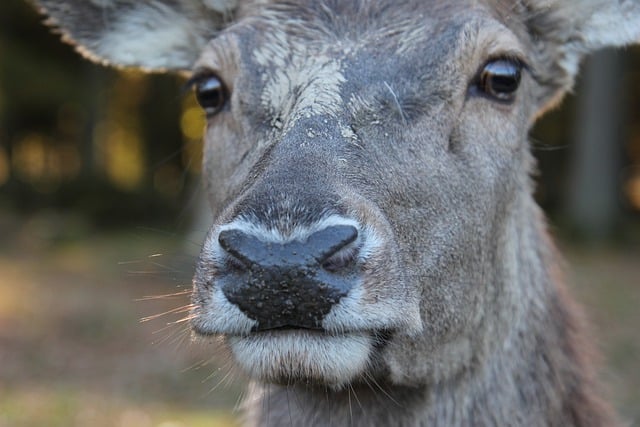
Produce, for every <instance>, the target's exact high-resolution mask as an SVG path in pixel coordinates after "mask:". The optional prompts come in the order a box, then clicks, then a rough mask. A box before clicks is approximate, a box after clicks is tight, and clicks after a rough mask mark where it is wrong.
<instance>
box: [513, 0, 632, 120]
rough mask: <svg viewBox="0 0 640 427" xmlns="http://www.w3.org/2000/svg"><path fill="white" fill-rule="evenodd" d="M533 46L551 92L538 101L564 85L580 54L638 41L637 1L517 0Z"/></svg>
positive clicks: (546, 101) (555, 95)
mask: <svg viewBox="0 0 640 427" xmlns="http://www.w3.org/2000/svg"><path fill="white" fill-rule="evenodd" d="M523 4H524V6H525V9H526V17H525V21H526V23H527V26H528V28H529V31H530V34H531V37H532V40H533V42H534V44H535V45H536V46H537V47H536V49H538V54H539V55H540V58H541V59H540V61H538V62H539V63H541V64H544V65H543V66H542V69H541V70H540V73H541V76H540V77H541V78H542V79H543V80H544V81H545V82H547V84H548V86H549V87H550V89H551V91H548V92H546V93H542V94H540V98H541V99H540V101H541V102H540V106H541V108H543V106H544V105H545V104H549V101H550V100H552V99H558V98H559V96H558V95H562V94H563V93H564V92H565V91H566V90H568V89H570V88H571V86H572V84H573V81H574V78H575V76H576V74H577V73H578V70H579V68H580V62H581V61H582V59H583V58H584V57H585V56H586V55H588V54H589V53H591V52H594V51H596V50H598V49H601V48H604V47H609V46H624V45H628V44H633V43H640V0H523Z"/></svg>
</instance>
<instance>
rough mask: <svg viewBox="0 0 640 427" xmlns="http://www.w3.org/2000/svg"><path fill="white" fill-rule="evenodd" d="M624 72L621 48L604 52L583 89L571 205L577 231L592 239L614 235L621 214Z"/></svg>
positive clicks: (592, 63)
mask: <svg viewBox="0 0 640 427" xmlns="http://www.w3.org/2000/svg"><path fill="white" fill-rule="evenodd" d="M623 71H624V61H623V56H622V54H621V53H620V52H617V51H614V50H603V51H600V52H598V53H596V54H595V55H593V56H592V57H591V58H590V59H589V60H588V61H587V63H586V64H585V69H584V72H583V79H582V81H581V85H580V86H581V87H580V88H579V89H578V94H579V95H578V103H577V117H576V125H575V128H574V131H573V135H574V141H573V144H572V145H573V150H574V151H573V155H572V157H571V165H570V172H569V187H568V197H567V206H566V210H567V216H568V220H569V222H570V224H571V226H572V227H573V228H574V230H575V231H576V232H577V233H578V234H579V235H580V236H581V237H584V238H586V239H589V240H602V239H606V238H608V237H611V234H612V232H613V230H614V228H615V225H616V222H617V220H618V218H619V214H620V206H619V202H618V197H619V188H618V187H619V180H618V171H619V170H620V165H621V152H622V150H621V146H622V144H621V141H622V139H623V131H622V128H623V126H622V125H623V123H624V117H625V111H626V109H625V102H624V98H625V96H624V84H623V80H624V73H623Z"/></svg>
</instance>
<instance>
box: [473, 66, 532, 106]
mask: <svg viewBox="0 0 640 427" xmlns="http://www.w3.org/2000/svg"><path fill="white" fill-rule="evenodd" d="M521 69H522V65H520V64H519V63H517V62H516V61H511V60H507V59H499V60H495V61H491V62H489V63H487V65H485V67H484V69H483V70H482V73H481V74H480V88H481V89H482V90H483V91H484V92H485V93H486V94H488V95H490V96H492V97H494V98H497V99H499V100H502V101H509V100H511V99H512V98H513V96H514V95H515V92H516V91H517V90H518V87H519V86H520V78H521Z"/></svg>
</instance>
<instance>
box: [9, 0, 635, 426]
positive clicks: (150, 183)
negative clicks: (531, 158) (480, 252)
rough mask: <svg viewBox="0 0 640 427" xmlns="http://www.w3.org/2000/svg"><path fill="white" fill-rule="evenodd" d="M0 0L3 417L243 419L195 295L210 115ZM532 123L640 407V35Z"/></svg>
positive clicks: (554, 201) (558, 214) (158, 81)
mask: <svg viewBox="0 0 640 427" xmlns="http://www.w3.org/2000/svg"><path fill="white" fill-rule="evenodd" d="M183 85H184V81H183V80H181V79H180V78H178V77H171V76H160V75H144V74H141V73H137V72H131V71H126V72H124V71H115V70H109V69H105V68H102V67H98V66H95V65H93V64H91V63H89V62H87V61H85V60H83V59H81V58H80V57H79V56H78V55H77V54H76V53H74V52H73V50H72V49H71V48H70V47H69V46H67V45H64V44H62V43H60V41H59V38H58V36H56V35H54V34H51V33H50V31H49V30H48V29H47V28H45V27H44V26H43V25H42V17H40V16H38V15H37V14H36V13H35V12H34V11H33V10H32V9H31V8H30V7H29V6H28V5H27V4H25V2H23V1H21V0H2V1H1V2H0V427H5V426H11V427H13V426H43V425H47V426H89V425H90V426H139V427H146V426H162V427H178V426H201V425H202V426H204V425H207V426H212V425H213V426H216V425H218V426H233V425H236V424H234V421H233V420H234V418H236V417H237V413H236V412H234V411H235V409H234V408H235V407H236V406H237V402H238V401H239V399H240V398H241V390H242V382H243V380H242V378H240V377H238V376H237V375H235V374H232V375H227V372H228V370H227V368H228V361H227V360H224V359H221V358H219V357H216V356H215V351H214V347H215V344H214V343H199V344H196V343H191V342H190V336H189V332H188V325H186V324H185V322H181V319H183V318H184V317H185V316H186V315H187V313H186V312H185V310H184V307H185V306H186V305H187V304H188V303H189V299H188V292H189V288H190V276H191V274H192V270H193V265H194V261H195V256H196V254H197V251H198V247H199V245H200V243H201V240H202V239H203V236H204V233H205V232H206V228H207V221H206V218H203V216H202V215H201V212H203V211H204V208H203V203H202V200H203V198H204V196H203V194H201V191H200V190H199V186H198V181H199V173H200V159H201V149H202V147H201V144H200V137H201V132H202V128H203V126H204V120H203V116H202V114H201V112H200V110H199V109H198V107H197V105H196V104H195V101H194V99H193V97H192V95H191V94H189V93H184V91H183ZM575 93H576V95H575V96H573V95H571V96H569V97H568V98H567V99H566V100H565V102H564V103H563V105H562V107H561V108H559V109H557V110H555V111H553V112H552V113H550V114H547V115H546V116H545V117H544V118H543V120H542V121H541V122H540V123H539V124H538V125H537V126H536V128H535V129H534V130H533V132H532V135H531V141H532V145H533V147H534V153H535V155H536V156H537V158H538V161H539V169H540V171H539V174H538V175H537V176H536V180H537V182H538V191H537V198H538V200H539V202H540V203H541V205H542V206H543V207H544V209H545V210H546V211H547V214H548V215H549V217H550V222H551V224H550V228H551V230H552V232H553V233H554V235H555V237H556V238H557V240H558V241H559V245H560V246H561V249H562V250H563V252H564V253H565V254H566V255H567V258H568V262H567V278H568V280H569V281H570V283H571V285H572V287H573V289H574V293H575V294H577V296H578V297H579V299H580V300H581V302H582V303H583V304H584V305H585V306H586V309H587V312H588V313H589V318H590V320H591V323H592V328H593V330H594V332H595V334H596V336H597V337H598V344H599V345H600V347H601V348H602V350H603V359H604V368H603V372H602V376H603V378H604V379H605V381H606V382H607V383H608V385H609V386H610V388H611V392H612V394H613V396H614V399H615V402H616V405H617V406H618V408H619V410H620V411H621V412H622V413H623V414H624V415H625V416H626V418H627V419H628V420H629V421H630V422H631V423H632V425H639V426H640V310H638V307H639V306H640V49H638V48H630V49H627V50H625V51H617V52H614V51H603V52H601V53H599V54H597V55H595V56H594V57H593V58H592V59H591V60H590V61H589V62H588V63H586V64H585V68H584V73H583V75H582V78H581V80H580V81H579V85H578V86H577V88H576V91H575Z"/></svg>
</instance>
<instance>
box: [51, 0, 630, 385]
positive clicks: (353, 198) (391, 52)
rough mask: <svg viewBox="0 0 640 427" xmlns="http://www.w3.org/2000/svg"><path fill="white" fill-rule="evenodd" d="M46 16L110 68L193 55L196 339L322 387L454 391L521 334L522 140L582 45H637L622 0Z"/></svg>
mask: <svg viewBox="0 0 640 427" xmlns="http://www.w3.org/2000/svg"><path fill="white" fill-rule="evenodd" d="M42 3H43V4H44V6H45V7H46V8H47V10H48V12H49V13H51V14H52V15H53V16H54V17H55V18H56V19H58V20H59V21H61V22H62V23H63V24H65V25H67V26H68V27H69V30H68V34H69V35H70V36H71V37H75V38H77V39H80V41H81V42H83V43H84V44H85V45H87V46H88V47H89V49H91V50H92V51H93V52H94V53H97V54H99V55H101V56H103V57H106V58H111V59H113V60H116V61H119V62H120V63H123V64H125V65H142V66H147V67H156V66H165V67H167V66H168V67H170V68H181V67H184V66H185V64H190V62H191V61H190V60H189V58H192V59H193V61H195V65H194V67H193V70H194V71H193V73H194V77H193V79H192V82H193V84H194V87H195V89H196V93H197V95H198V98H199V101H200V103H201V104H202V106H203V108H204V110H205V111H206V112H207V114H208V126H207V133H206V147H205V168H204V170H205V182H206V184H207V192H208V195H209V199H210V202H211V207H212V209H213V212H214V214H215V218H216V219H215V221H214V224H213V225H212V227H211V229H210V231H209V233H208V235H207V237H206V240H205V243H204V246H203V250H202V253H201V256H200V259H199V262H198V266H197V270H196V274H195V278H194V291H193V305H194V309H193V328H194V330H195V332H196V333H198V334H201V335H219V336H221V337H223V340H222V341H223V345H224V346H226V347H228V348H229V349H230V351H231V353H232V354H233V356H234V358H235V360H236V361H237V362H238V364H239V365H240V366H241V367H242V368H243V369H244V370H245V371H247V372H248V373H249V374H250V375H251V376H252V377H254V378H256V379H260V380H264V381H272V382H278V383H295V382H307V383H309V382H310V383H312V384H322V385H329V386H333V387H341V386H343V385H345V384H348V383H353V382H358V381H367V380H368V379H371V378H373V379H383V380H385V381H389V382H391V383H396V384H403V385H413V384H424V383H435V382H438V381H441V380H443V379H445V378H451V377H453V376H455V375H456V374H458V373H459V372H461V371H462V370H464V369H467V368H469V367H470V366H472V365H473V364H474V363H476V362H477V361H479V360H482V359H483V358H484V357H485V354H487V353H489V352H491V351H492V347H493V346H495V345H499V343H502V342H504V340H505V337H506V336H507V335H508V334H510V333H513V328H512V324H513V323H514V322H515V323H517V322H520V321H524V320H522V319H525V318H526V315H525V314H524V313H526V312H527V311H528V310H529V309H530V307H531V306H532V305H535V303H536V298H540V295H541V293H543V292H544V290H542V289H539V288H534V287H533V286H527V285H528V284H529V282H530V281H529V278H530V277H532V276H533V275H534V272H532V271H529V270H527V267H526V265H531V264H532V261H531V259H529V260H527V261H526V262H525V261H524V260H523V259H524V258H525V257H529V258H536V257H538V255H537V253H536V251H535V249H534V248H535V247H536V243H539V242H537V240H540V239H542V237H540V236H541V235H542V233H540V228H541V227H542V226H541V225H540V220H539V218H538V217H539V215H538V211H537V209H536V208H535V204H534V203H533V201H532V197H531V188H530V184H529V178H528V175H529V172H530V171H531V169H532V162H531V159H530V155H529V150H528V146H527V142H526V134H527V131H528V127H529V126H530V124H531V123H532V122H533V120H534V117H535V116H536V115H537V114H539V113H540V112H541V111H542V110H543V109H544V108H546V106H547V105H548V104H549V103H550V102H552V101H553V100H555V99H556V98H558V95H559V94H561V93H562V92H563V91H564V90H566V89H567V87H568V86H570V84H571V81H572V79H573V75H574V73H575V72H576V69H577V64H578V62H579V59H580V58H581V56H582V55H583V54H584V53H585V52H586V51H589V50H592V49H595V48H598V47H600V46H603V45H605V44H622V43H625V42H630V41H632V40H634V39H637V38H640V25H639V22H640V11H639V10H638V9H639V8H638V5H637V2H635V1H626V2H625V1H621V2H610V1H608V0H606V1H605V0H602V1H600V0H580V1H578V0H529V1H519V2H509V1H500V0H486V1H474V2H466V1H455V2H454V1H452V2H444V1H420V2H417V1H416V2H405V3H402V4H397V2H389V3H388V4H387V2H385V1H381V2H369V1H354V2H348V4H344V3H347V2H337V1H336V2H334V1H326V2H304V1H302V2H299V3H300V5H298V6H296V5H294V4H292V3H287V4H286V5H282V4H277V2H275V3H276V4H273V5H269V4H266V2H264V3H265V4H261V5H251V4H236V3H240V2H235V1H227V2H225V1H219V2H211V1H203V2H202V3H200V2H186V1H185V2H181V1H171V2H169V1H167V2H166V3H165V2H162V1H155V2H144V3H138V2H133V1H132V2H123V1H119V2H115V1H113V2H112V1H103V2H92V3H91V4H90V5H89V4H85V3H83V2H80V1H78V2H54V1H53V0H52V1H45V0H43V1H42ZM61 3H64V5H61ZM67 3H68V4H67ZM124 3H126V4H125V5H123V4H124ZM578 4H579V7H578V6H577V5H578ZM125 6H126V7H125ZM595 11H597V12H598V13H597V14H596V13H595ZM90 13H92V14H94V15H95V16H94V19H93V20H87V19H82V17H83V15H85V14H90ZM97 13H99V14H100V15H96V14H97ZM96 16H101V17H102V20H101V21H100V20H98V21H96ZM230 17H233V18H234V19H235V22H234V23H233V24H230V23H228V22H227V19H228V18H230ZM89 22H90V23H93V24H92V25H91V26H90V28H89V27H87V25H88V24H86V23H89ZM96 22H107V24H108V25H105V26H104V27H101V26H100V25H99V24H96ZM149 22H150V23H151V24H149V25H147V24H145V25H141V23H149ZM156 23H157V24H158V25H157V26H156V25H155V24H156ZM168 23H173V26H170V27H169V28H170V29H171V31H169V30H167V29H166V28H167V24H168ZM160 24H162V25H160ZM213 30H220V31H219V32H216V31H213ZM114 31H115V33H114ZM142 33H144V37H143V38H141V36H140V34H142ZM131 35H135V36H136V37H132V36H131ZM145 42H148V43H147V44H145ZM151 42H153V49H146V47H148V46H149V45H150V44H151ZM127 49H128V50H127ZM158 56H160V57H158ZM196 58H197V59H196ZM525 254H526V255H525ZM531 281H533V279H531Z"/></svg>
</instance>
